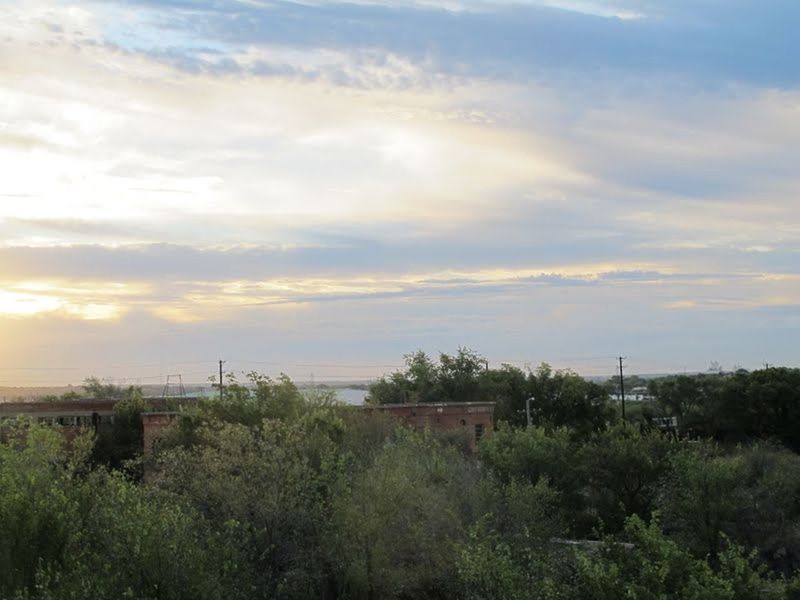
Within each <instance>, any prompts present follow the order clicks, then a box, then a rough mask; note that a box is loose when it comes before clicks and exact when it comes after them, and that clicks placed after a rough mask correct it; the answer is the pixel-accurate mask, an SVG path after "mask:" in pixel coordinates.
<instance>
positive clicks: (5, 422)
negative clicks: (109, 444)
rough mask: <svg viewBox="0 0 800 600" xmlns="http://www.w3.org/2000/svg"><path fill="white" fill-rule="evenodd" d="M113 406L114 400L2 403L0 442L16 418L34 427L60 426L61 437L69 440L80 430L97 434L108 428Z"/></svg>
mask: <svg viewBox="0 0 800 600" xmlns="http://www.w3.org/2000/svg"><path fill="white" fill-rule="evenodd" d="M116 403H117V401H116V400H70V401H65V402H44V401H39V402H3V403H0V440H5V439H6V436H7V435H8V430H9V425H10V424H11V422H12V421H16V420H17V418H19V417H23V418H28V419H31V420H32V421H34V422H36V423H45V424H48V425H60V426H61V427H62V431H63V433H64V437H66V438H67V439H69V440H72V439H74V438H75V436H77V435H78V434H79V433H80V432H81V431H83V430H86V429H93V430H94V431H98V430H101V429H103V428H106V427H111V425H112V424H113V423H114V405H115V404H116Z"/></svg>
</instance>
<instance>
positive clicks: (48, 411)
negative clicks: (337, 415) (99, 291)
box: [0, 398, 494, 454]
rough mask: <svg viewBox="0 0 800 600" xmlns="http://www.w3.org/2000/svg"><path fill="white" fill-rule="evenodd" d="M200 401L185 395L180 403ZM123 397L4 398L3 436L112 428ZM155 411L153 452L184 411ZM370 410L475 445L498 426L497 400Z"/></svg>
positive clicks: (146, 437)
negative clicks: (23, 426) (23, 423)
mask: <svg viewBox="0 0 800 600" xmlns="http://www.w3.org/2000/svg"><path fill="white" fill-rule="evenodd" d="M191 400H195V399H194V398H182V399H181V402H182V403H183V402H186V401H191ZM117 402H118V400H71V401H64V402H42V401H39V402H7V403H0V440H4V439H5V436H7V433H8V430H9V425H10V424H11V422H12V421H14V420H16V419H17V418H18V417H27V418H29V419H32V420H33V421H35V422H38V423H46V424H50V425H60V426H61V427H62V431H63V433H64V436H65V437H66V438H67V439H70V440H71V439H74V438H75V436H76V435H78V434H79V433H80V432H81V431H85V430H87V429H92V430H94V431H99V430H102V429H103V428H108V427H111V426H112V425H113V423H114V406H115V405H116V404H117ZM147 403H148V404H149V406H150V409H151V411H152V412H144V413H142V430H143V445H144V448H143V450H144V452H145V454H148V453H150V452H152V450H153V449H154V448H155V445H156V444H157V443H158V438H159V436H160V435H161V433H162V432H163V431H164V430H165V429H168V428H170V427H172V426H173V425H174V424H175V422H176V421H177V418H178V416H179V414H180V413H178V412H175V411H169V410H167V409H168V408H171V407H170V406H169V404H170V401H168V400H165V399H161V398H158V399H149V400H147ZM356 410H362V411H363V412H364V413H365V414H367V415H372V414H384V415H387V416H390V417H392V418H394V419H397V420H398V421H399V422H401V423H403V424H404V425H409V426H411V427H417V428H424V427H430V428H431V429H433V430H438V431H463V432H464V433H466V435H467V438H468V440H469V443H470V446H471V447H472V448H473V449H474V448H475V447H476V446H477V444H478V442H479V441H480V440H481V438H482V437H483V436H485V435H490V434H491V432H492V431H493V430H494V402H444V403H424V404H382V405H365V406H362V407H359V408H357V409H356Z"/></svg>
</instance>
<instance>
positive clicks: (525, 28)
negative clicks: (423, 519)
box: [0, 0, 800, 385]
mask: <svg viewBox="0 0 800 600" xmlns="http://www.w3.org/2000/svg"><path fill="white" fill-rule="evenodd" d="M798 22H800V3H798V2H797V1H796V0H670V1H668V2H667V1H655V0H518V1H516V2H511V1H506V0H491V1H490V0H399V1H394V2H390V1H388V0H353V1H351V2H349V3H344V2H335V1H330V2H325V1H321V0H303V1H280V0H238V1H237V0H197V1H190V0H127V1H124V0H104V1H102V2H88V1H87V2H80V3H74V2H57V1H43V0H30V1H27V0H22V1H14V2H10V1H8V0H0V174H1V176H0V335H2V337H3V340H4V343H3V344H2V348H1V349H0V364H2V367H0V385H11V384H19V385H34V384H36V385H42V384H46V383H53V384H55V383H68V382H71V383H79V382H80V381H81V380H82V379H83V378H84V377H86V376H89V375H95V376H98V377H102V378H106V379H107V380H110V381H116V382H133V381H137V382H142V383H158V382H160V381H163V380H164V376H165V375H166V374H179V373H180V374H182V376H183V380H184V381H206V380H207V377H208V376H210V375H212V374H213V373H215V371H216V361H217V360H218V359H224V360H226V361H228V362H227V363H226V370H230V371H233V372H237V373H241V372H244V371H251V370H256V371H260V372H263V373H266V374H269V375H276V374H278V373H280V372H281V371H283V372H286V373H288V374H289V375H290V376H292V377H294V378H297V379H308V378H310V377H312V376H313V377H315V378H316V379H319V380H325V379H328V380H337V378H338V379H340V380H345V379H349V378H365V377H375V376H379V375H381V374H383V373H386V372H391V371H393V370H394V369H396V368H398V367H399V366H401V365H402V362H403V355H404V354H406V353H409V352H412V351H414V350H416V349H422V350H425V351H426V352H429V353H430V354H432V355H434V356H435V355H437V354H438V353H439V352H446V353H453V352H455V351H456V350H457V348H458V347H460V346H466V347H469V348H472V349H474V350H476V351H477V352H479V353H481V354H482V355H484V356H486V357H487V358H488V359H489V361H490V364H491V365H492V366H499V365H500V364H501V363H503V362H506V363H511V364H514V365H517V366H520V367H525V366H536V365H537V364H539V363H540V362H542V361H547V362H549V363H551V364H552V365H554V366H556V367H559V368H572V369H575V370H576V371H578V372H581V373H584V374H587V375H605V374H609V375H610V374H611V373H612V372H613V370H614V367H615V364H616V363H615V357H616V356H619V355H624V356H626V357H627V359H626V365H627V368H628V369H629V371H630V372H638V373H656V372H680V371H686V370H689V371H695V370H705V369H706V368H708V366H709V365H710V364H711V363H712V362H715V363H718V364H720V365H722V366H723V367H724V368H728V369H730V368H735V367H740V366H741V367H745V368H758V367H760V366H762V365H763V364H764V363H765V362H768V363H770V364H783V365H788V366H798V363H800V346H799V345H798V344H797V340H798V334H800V260H798V259H800V211H798V208H800V177H799V176H798V169H797V167H798V165H800V42H798V38H797V35H796V24H797V23H798Z"/></svg>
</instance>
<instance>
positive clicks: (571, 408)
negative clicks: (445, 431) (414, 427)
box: [368, 348, 800, 450]
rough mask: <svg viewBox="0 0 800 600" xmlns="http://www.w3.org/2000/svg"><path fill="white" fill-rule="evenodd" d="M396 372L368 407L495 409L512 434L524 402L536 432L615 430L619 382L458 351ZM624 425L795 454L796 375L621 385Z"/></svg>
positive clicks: (799, 399)
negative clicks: (669, 427) (637, 391)
mask: <svg viewBox="0 0 800 600" xmlns="http://www.w3.org/2000/svg"><path fill="white" fill-rule="evenodd" d="M405 358H406V367H405V368H404V369H403V370H400V371H397V372H395V373H392V374H391V375H387V376H384V377H382V378H380V379H379V380H377V381H376V382H374V383H373V384H372V385H371V386H370V388H369V395H368V401H369V402H374V403H377V404H394V403H408V402H495V403H496V409H495V410H496V412H495V417H496V420H497V421H498V422H500V421H504V422H506V423H508V424H510V425H512V426H520V425H525V424H526V421H527V415H526V402H527V400H528V398H532V401H531V411H530V414H531V419H532V423H533V424H536V425H548V426H561V425H566V426H569V427H573V428H578V429H583V430H593V429H601V428H602V427H603V426H604V425H605V424H608V423H614V422H618V421H619V420H620V418H621V414H620V405H619V404H618V403H617V402H612V399H611V393H616V394H618V393H619V378H618V377H612V378H610V379H609V380H608V381H606V382H605V383H604V384H602V385H600V384H597V383H593V382H590V381H587V380H585V379H583V378H582V377H581V376H580V375H578V374H577V373H575V372H573V371H570V370H559V371H554V370H553V369H552V368H551V367H550V366H549V365H547V364H542V365H540V366H539V367H538V368H536V369H535V370H528V371H523V370H522V369H519V368H517V367H514V366H512V365H502V366H501V367H500V368H497V369H489V368H487V362H486V359H485V358H483V357H482V356H480V355H479V354H477V353H475V352H473V351H471V350H469V349H466V348H461V349H459V350H458V352H457V353H456V354H454V355H448V354H440V355H439V357H438V360H437V361H434V360H433V359H431V358H430V357H429V356H428V355H427V354H425V353H424V352H421V351H418V352H415V353H412V354H409V355H407V356H406V357H405ZM633 386H638V387H644V386H646V387H647V390H648V395H649V396H650V398H651V399H652V401H648V402H642V403H637V402H631V397H630V390H631V389H632V387H633ZM625 387H626V389H627V390H628V392H629V397H628V401H629V407H631V408H632V409H633V410H630V411H629V415H628V416H629V421H631V422H633V423H635V424H638V425H641V426H643V427H646V426H648V424H650V423H651V421H652V419H653V418H655V417H673V416H674V417H677V418H678V423H679V427H680V429H681V431H682V432H683V433H684V434H685V435H687V436H689V437H692V438H695V439H704V438H712V439H715V440H717V441H719V442H722V443H726V444H731V443H732V444H736V443H748V442H752V441H755V440H774V441H776V442H778V443H780V444H782V445H785V446H787V447H789V448H792V449H794V450H800V369H789V368H785V367H778V368H776V367H769V368H765V369H761V370H757V371H745V370H743V369H740V370H738V371H736V372H733V373H723V372H714V373H706V374H697V375H670V376H667V377H658V378H653V379H649V380H645V379H642V378H640V377H637V376H635V375H634V376H632V377H631V378H630V380H628V378H626V384H625Z"/></svg>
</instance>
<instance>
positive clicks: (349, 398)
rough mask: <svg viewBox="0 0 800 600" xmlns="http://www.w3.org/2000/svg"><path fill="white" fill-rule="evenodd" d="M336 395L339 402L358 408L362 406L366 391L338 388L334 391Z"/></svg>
mask: <svg viewBox="0 0 800 600" xmlns="http://www.w3.org/2000/svg"><path fill="white" fill-rule="evenodd" d="M336 395H337V396H338V398H339V400H341V401H342V402H344V403H346V404H352V405H354V406H360V405H362V404H364V398H366V397H367V390H354V389H353V388H340V389H337V390H336Z"/></svg>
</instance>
